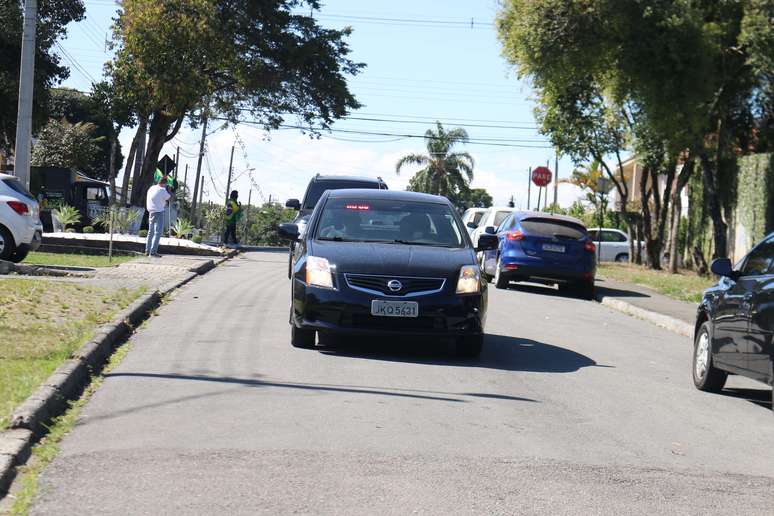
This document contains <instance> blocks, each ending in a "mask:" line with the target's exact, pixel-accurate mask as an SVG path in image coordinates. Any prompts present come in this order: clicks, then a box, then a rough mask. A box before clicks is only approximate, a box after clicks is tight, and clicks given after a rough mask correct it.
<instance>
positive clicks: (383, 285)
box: [344, 274, 446, 296]
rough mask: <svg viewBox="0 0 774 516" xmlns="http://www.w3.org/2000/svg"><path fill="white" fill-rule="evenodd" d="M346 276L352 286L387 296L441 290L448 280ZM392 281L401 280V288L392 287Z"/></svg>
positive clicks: (365, 275)
mask: <svg viewBox="0 0 774 516" xmlns="http://www.w3.org/2000/svg"><path fill="white" fill-rule="evenodd" d="M344 277H345V278H346V280H347V284H348V285H349V286H350V287H351V288H354V289H357V290H363V291H367V292H376V293H379V294H384V295H387V296H410V295H417V294H425V293H432V292H439V291H441V290H442V289H443V286H444V283H446V280H445V279H443V278H412V277H402V276H375V275H367V274H345V275H344ZM392 281H398V282H400V285H401V287H400V289H397V290H393V289H391V288H390V287H389V286H388V285H389V284H390V282H392Z"/></svg>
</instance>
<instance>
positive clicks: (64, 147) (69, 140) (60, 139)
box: [32, 119, 101, 173]
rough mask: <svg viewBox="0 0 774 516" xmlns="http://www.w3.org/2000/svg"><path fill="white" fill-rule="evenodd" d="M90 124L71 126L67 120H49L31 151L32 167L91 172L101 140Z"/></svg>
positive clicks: (94, 127) (82, 123) (81, 123)
mask: <svg viewBox="0 0 774 516" xmlns="http://www.w3.org/2000/svg"><path fill="white" fill-rule="evenodd" d="M96 127H97V126H95V125H94V124H92V123H90V122H78V123H76V124H71V123H70V122H68V121H67V120H66V119H62V120H50V121H49V122H48V124H46V126H45V127H44V128H43V129H41V131H40V133H38V140H37V141H36V142H35V145H34V147H33V148H32V165H33V166H36V167H62V168H72V169H75V170H80V171H84V172H86V173H93V172H94V169H93V166H94V162H95V160H96V159H97V155H98V154H99V145H98V144H99V143H100V141H101V138H95V137H94V131H95V129H96Z"/></svg>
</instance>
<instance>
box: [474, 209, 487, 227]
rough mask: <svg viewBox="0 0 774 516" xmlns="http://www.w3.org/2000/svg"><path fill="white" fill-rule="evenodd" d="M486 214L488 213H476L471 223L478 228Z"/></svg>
mask: <svg viewBox="0 0 774 516" xmlns="http://www.w3.org/2000/svg"><path fill="white" fill-rule="evenodd" d="M484 213H486V212H485V211H479V212H476V213H474V214H473V220H471V222H472V223H473V224H475V225H476V226H478V225H479V223H480V222H481V217H483V216H484Z"/></svg>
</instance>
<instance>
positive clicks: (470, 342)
mask: <svg viewBox="0 0 774 516" xmlns="http://www.w3.org/2000/svg"><path fill="white" fill-rule="evenodd" d="M483 346H484V336H483V335H467V336H465V337H460V338H459V339H457V355H458V356H461V357H464V358H477V357H478V356H479V355H480V354H481V348H482V347H483Z"/></svg>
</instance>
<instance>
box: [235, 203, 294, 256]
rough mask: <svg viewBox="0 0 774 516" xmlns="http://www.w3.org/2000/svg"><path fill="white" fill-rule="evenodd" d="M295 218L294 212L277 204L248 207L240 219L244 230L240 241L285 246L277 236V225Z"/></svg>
mask: <svg viewBox="0 0 774 516" xmlns="http://www.w3.org/2000/svg"><path fill="white" fill-rule="evenodd" d="M243 209H244V208H243ZM295 216H296V212H295V211H294V210H289V209H286V208H284V207H283V206H280V205H279V204H274V203H266V204H264V205H263V206H260V207H256V208H253V207H250V209H249V210H248V211H247V212H245V217H243V219H242V223H243V224H244V225H245V228H246V230H245V234H244V236H243V238H242V241H243V242H245V243H248V244H252V245H270V246H282V245H285V244H286V242H283V241H282V240H280V239H279V237H278V236H277V225H278V224H282V223H284V222H291V221H292V220H293V219H294V218H295Z"/></svg>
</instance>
